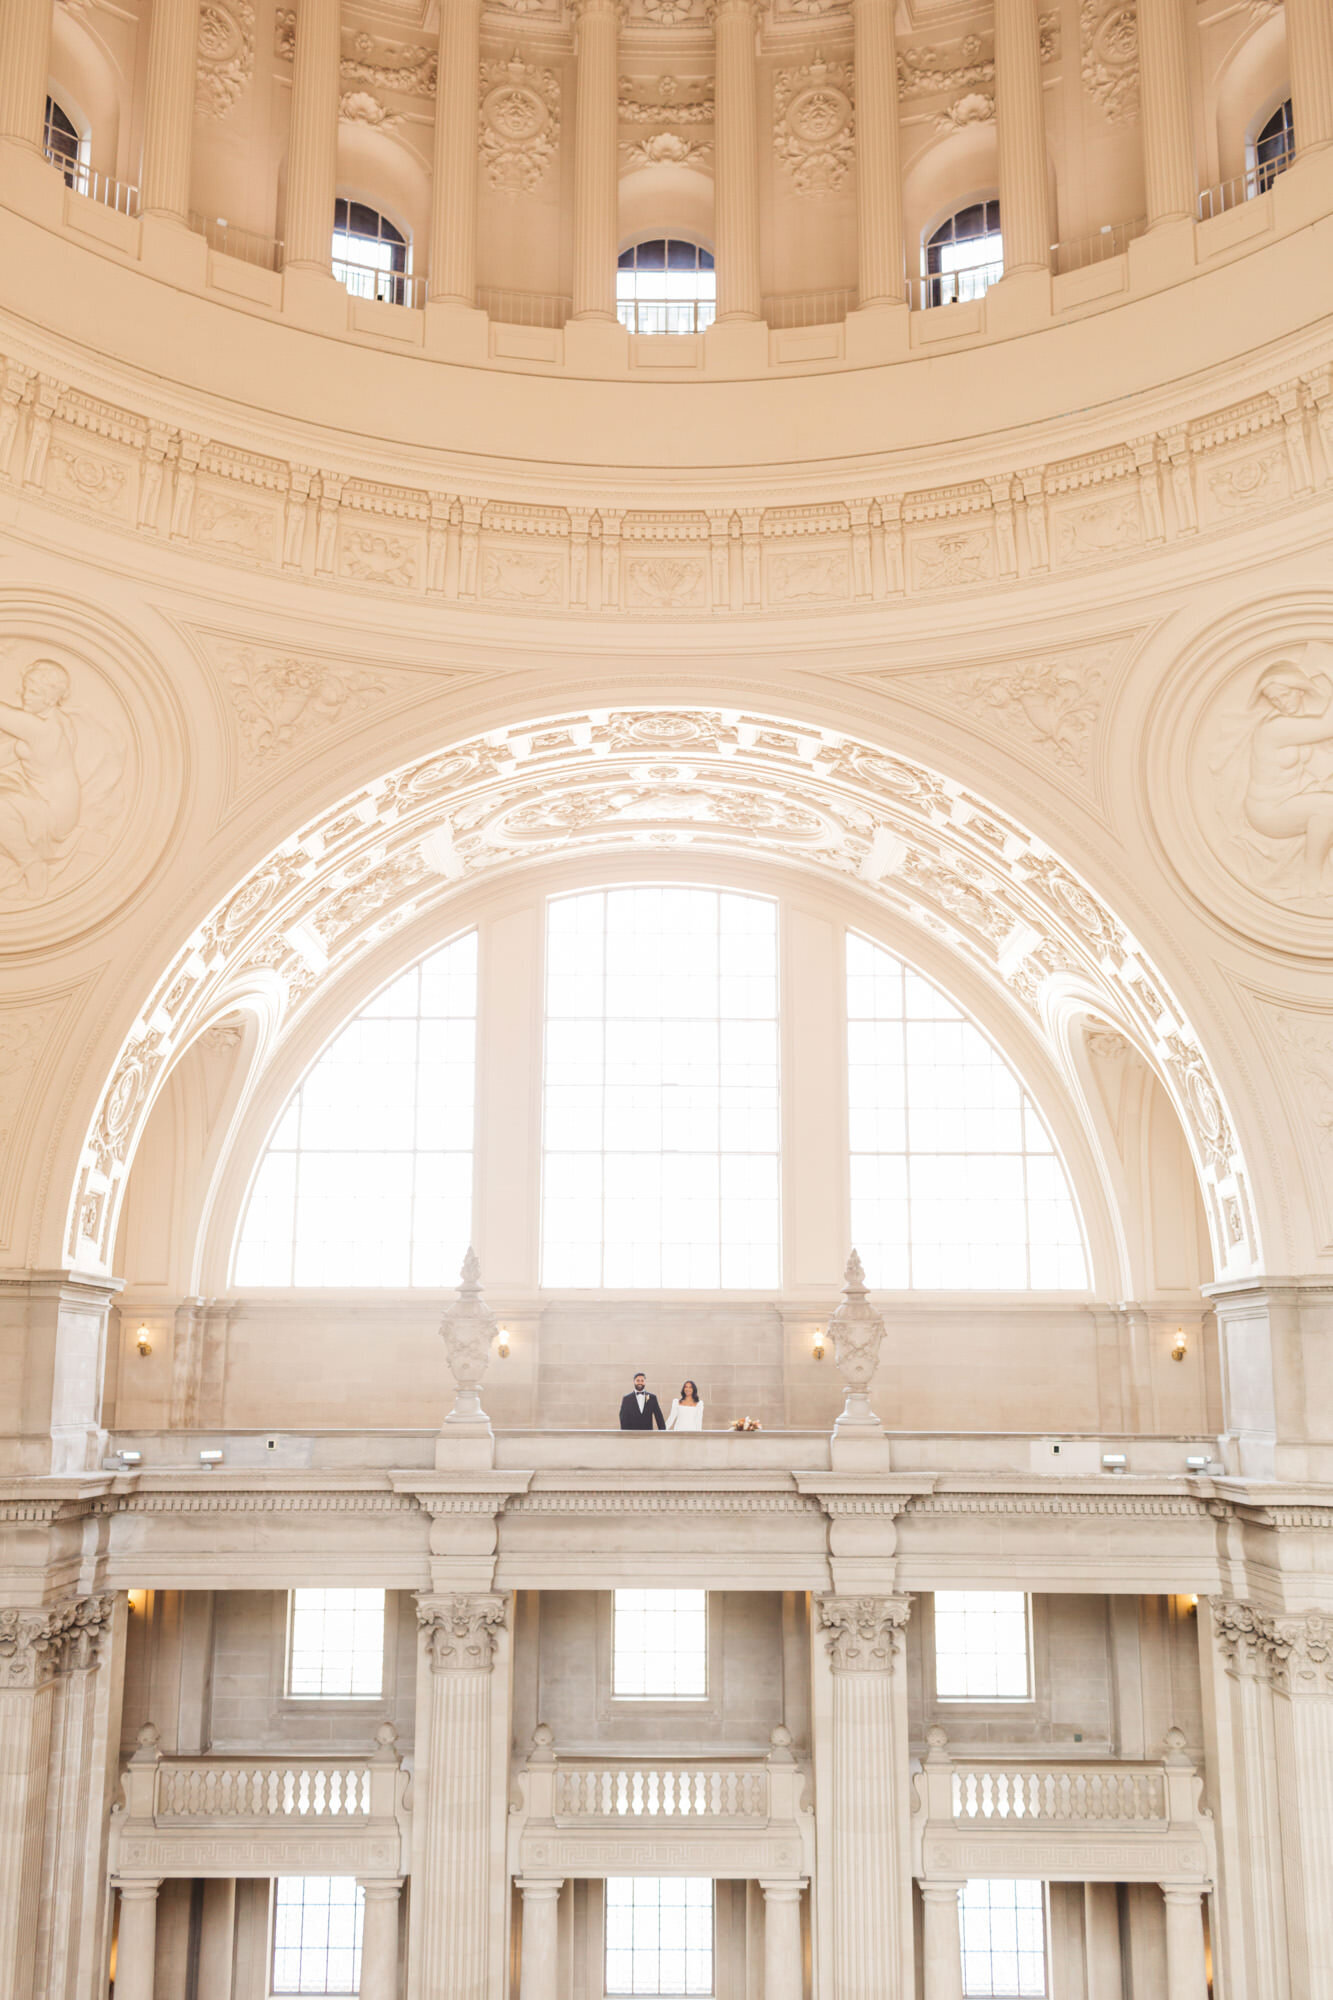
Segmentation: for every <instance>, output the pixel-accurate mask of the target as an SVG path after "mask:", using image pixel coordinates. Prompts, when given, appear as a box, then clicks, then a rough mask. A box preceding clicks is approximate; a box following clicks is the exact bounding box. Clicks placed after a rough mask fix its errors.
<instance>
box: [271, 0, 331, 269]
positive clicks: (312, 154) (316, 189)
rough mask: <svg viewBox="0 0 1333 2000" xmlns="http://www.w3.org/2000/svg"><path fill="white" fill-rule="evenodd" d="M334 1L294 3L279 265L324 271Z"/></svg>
mask: <svg viewBox="0 0 1333 2000" xmlns="http://www.w3.org/2000/svg"><path fill="white" fill-rule="evenodd" d="M339 22H340V15H339V4H338V0H297V8H296V57H295V61H294V63H293V66H292V117H291V127H290V133H289V137H288V141H287V226H286V236H285V246H284V254H283V261H284V263H286V264H288V265H293V266H295V267H297V268H298V269H300V268H304V269H307V270H315V271H327V270H328V269H329V267H330V264H331V262H332V252H333V204H334V201H335V199H336V196H337V191H338V99H339V87H340V64H341V56H342V51H341V47H340V40H339Z"/></svg>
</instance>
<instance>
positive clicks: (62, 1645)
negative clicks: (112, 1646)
mask: <svg viewBox="0 0 1333 2000" xmlns="http://www.w3.org/2000/svg"><path fill="white" fill-rule="evenodd" d="M114 1607H115V1598H114V1596H113V1595H112V1594H111V1592H109V1591H106V1592H101V1593H99V1594H97V1595H96V1596H91V1597H75V1598H70V1599H69V1600H67V1601H66V1602H65V1603H63V1604H55V1605H49V1606H47V1607H45V1608H44V1609H42V1610H40V1611H19V1610H14V1609H7V1610H0V1687H8V1688H35V1687H40V1686H43V1685H44V1684H45V1683H46V1682H47V1681H50V1680H54V1679H56V1678H57V1676H59V1675H61V1674H71V1673H87V1672H89V1671H90V1670H91V1669H92V1668H94V1667H96V1666H97V1664H98V1662H99V1660H100V1657H101V1646H102V1635H103V1633H104V1632H105V1631H106V1628H107V1626H108V1624H109V1623H110V1621H111V1615H112V1611H113V1610H114Z"/></svg>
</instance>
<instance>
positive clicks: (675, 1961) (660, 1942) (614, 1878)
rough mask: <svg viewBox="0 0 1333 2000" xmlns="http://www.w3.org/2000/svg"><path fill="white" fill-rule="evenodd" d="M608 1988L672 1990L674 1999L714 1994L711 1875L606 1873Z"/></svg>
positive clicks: (620, 1991)
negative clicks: (607, 1874)
mask: <svg viewBox="0 0 1333 2000" xmlns="http://www.w3.org/2000/svg"><path fill="white" fill-rule="evenodd" d="M606 1991H607V1993H608V1994H625V1993H631V1994H638V1993H647V1994H663V1995H667V1994H669V1995H671V1996H672V2000H684V1996H692V1995H695V1994H706V1995H711V1994H712V1992H713V1884H712V1880H711V1879H710V1878H709V1877H707V1876H699V1875H682V1876H668V1877H663V1878H660V1879H658V1878H653V1877H649V1876H637V1875H609V1876H608V1877H607V1880H606Z"/></svg>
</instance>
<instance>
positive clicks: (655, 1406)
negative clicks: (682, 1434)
mask: <svg viewBox="0 0 1333 2000" xmlns="http://www.w3.org/2000/svg"><path fill="white" fill-rule="evenodd" d="M654 1424H656V1426H657V1428H658V1430H659V1431H664V1430H665V1429H666V1418H665V1417H664V1416H663V1415H662V1405H661V1404H660V1403H659V1402H658V1400H657V1398H656V1396H654V1395H653V1393H652V1391H651V1390H650V1389H649V1387H648V1384H647V1380H646V1378H645V1377H644V1376H642V1375H636V1376H635V1377H634V1387H633V1388H632V1389H631V1390H630V1393H629V1394H628V1396H622V1397H621V1399H620V1428H621V1430H622V1431H650V1430H651V1429H652V1428H653V1425H654Z"/></svg>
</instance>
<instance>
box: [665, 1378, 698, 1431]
mask: <svg viewBox="0 0 1333 2000" xmlns="http://www.w3.org/2000/svg"><path fill="white" fill-rule="evenodd" d="M703 1427H704V1406H703V1404H702V1403H701V1402H700V1401H699V1384H698V1383H697V1382H689V1381H685V1382H682V1383H681V1385H680V1394H679V1395H678V1396H673V1397H672V1399H671V1415H670V1416H669V1417H668V1418H667V1429H668V1430H669V1431H701V1430H702V1429H703Z"/></svg>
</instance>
